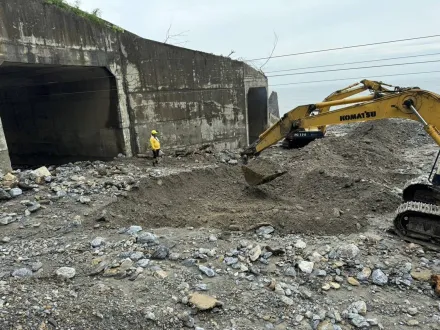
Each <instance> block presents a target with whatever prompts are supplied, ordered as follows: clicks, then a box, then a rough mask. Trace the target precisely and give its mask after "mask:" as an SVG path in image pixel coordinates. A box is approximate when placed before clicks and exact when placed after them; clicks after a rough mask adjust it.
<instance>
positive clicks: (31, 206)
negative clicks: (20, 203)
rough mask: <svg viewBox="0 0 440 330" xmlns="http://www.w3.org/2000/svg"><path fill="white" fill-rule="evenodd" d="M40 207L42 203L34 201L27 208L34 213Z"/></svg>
mask: <svg viewBox="0 0 440 330" xmlns="http://www.w3.org/2000/svg"><path fill="white" fill-rule="evenodd" d="M39 209H41V205H40V204H39V203H36V202H35V203H32V205H30V206H29V207H28V208H27V210H28V211H29V212H30V213H34V212H36V211H38V210H39Z"/></svg>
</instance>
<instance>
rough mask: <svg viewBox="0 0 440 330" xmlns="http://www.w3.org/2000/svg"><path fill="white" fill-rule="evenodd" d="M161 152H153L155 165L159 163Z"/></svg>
mask: <svg viewBox="0 0 440 330" xmlns="http://www.w3.org/2000/svg"><path fill="white" fill-rule="evenodd" d="M159 150H160V149H158V150H152V151H153V165H156V164H158V163H159Z"/></svg>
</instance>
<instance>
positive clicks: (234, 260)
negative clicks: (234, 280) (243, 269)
mask: <svg viewBox="0 0 440 330" xmlns="http://www.w3.org/2000/svg"><path fill="white" fill-rule="evenodd" d="M224 261H225V264H226V265H228V266H231V265H233V264H236V263H237V262H238V258H233V257H226V258H225V260H224Z"/></svg>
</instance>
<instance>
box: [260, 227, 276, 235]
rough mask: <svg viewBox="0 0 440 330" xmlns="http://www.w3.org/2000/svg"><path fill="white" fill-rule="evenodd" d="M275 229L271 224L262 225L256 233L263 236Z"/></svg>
mask: <svg viewBox="0 0 440 330" xmlns="http://www.w3.org/2000/svg"><path fill="white" fill-rule="evenodd" d="M274 231H275V228H274V227H272V226H262V227H260V228H258V229H257V235H259V236H265V235H269V234H272V233H273V232H274Z"/></svg>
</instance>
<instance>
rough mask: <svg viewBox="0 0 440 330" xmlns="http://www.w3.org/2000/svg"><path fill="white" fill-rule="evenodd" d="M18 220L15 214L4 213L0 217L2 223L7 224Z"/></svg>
mask: <svg viewBox="0 0 440 330" xmlns="http://www.w3.org/2000/svg"><path fill="white" fill-rule="evenodd" d="M16 220H17V218H16V217H15V216H14V215H3V217H1V218H0V225H3V226H6V225H9V224H10V223H13V222H15V221H16Z"/></svg>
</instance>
